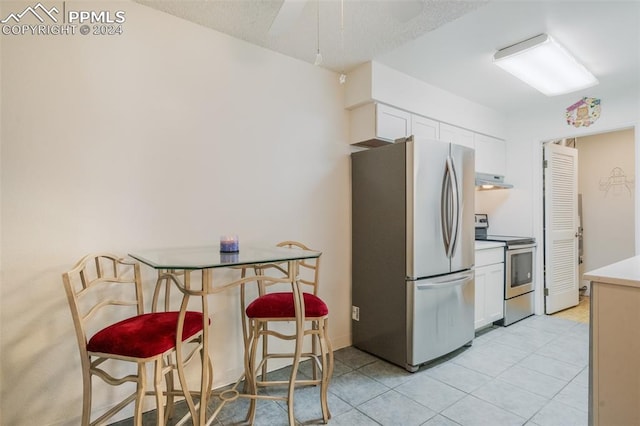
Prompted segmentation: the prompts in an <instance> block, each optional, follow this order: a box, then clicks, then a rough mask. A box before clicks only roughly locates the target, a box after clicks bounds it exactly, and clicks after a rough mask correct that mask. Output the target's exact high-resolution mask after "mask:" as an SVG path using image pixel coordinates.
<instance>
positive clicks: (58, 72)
mask: <svg viewBox="0 0 640 426" xmlns="http://www.w3.org/2000/svg"><path fill="white" fill-rule="evenodd" d="M7 7H8V6H7V5H5V7H4V8H3V9H2V10H3V11H6V10H7ZM67 7H68V8H69V7H73V4H72V2H67ZM82 7H83V9H88V10H90V9H92V8H93V9H96V10H105V9H106V10H118V9H121V10H125V11H126V17H127V21H126V23H125V25H124V28H125V33H124V35H122V36H104V37H99V36H81V35H76V36H49V37H47V36H2V37H3V40H2V51H1V61H2V62H1V67H0V70H1V77H2V86H1V90H2V120H1V131H2V133H1V137H2V139H1V141H2V156H1V161H2V162H1V170H2V176H1V178H2V182H1V183H2V186H1V191H2V200H1V202H2V205H1V206H2V208H1V211H0V213H1V215H2V227H1V229H2V244H1V246H0V249H1V250H2V284H1V292H0V300H1V305H0V310H1V315H2V316H1V321H0V324H1V328H0V332H1V342H0V343H1V344H0V347H1V348H2V349H1V350H2V356H1V359H2V368H1V370H0V374H1V375H2V376H1V377H2V380H1V383H2V396H1V403H2V406H1V407H0V412H1V413H2V416H3V419H2V420H3V424H7V425H31V424H34V423H33V422H34V419H37V424H39V425H51V424H65V425H67V424H68V425H76V424H78V416H79V415H80V410H81V399H80V398H81V376H80V369H79V359H78V354H77V352H78V351H77V347H76V342H75V336H74V332H73V329H72V324H71V317H70V315H69V311H68V306H67V302H66V299H65V295H64V291H63V288H62V283H61V273H62V272H63V271H65V270H67V269H69V268H70V267H71V266H73V264H74V263H75V262H76V261H77V260H78V259H79V258H80V257H81V256H82V255H84V254H85V253H88V252H91V251H95V250H109V251H114V252H118V253H122V254H126V253H127V252H130V251H135V250H137V249H142V248H154V247H163V246H186V245H200V244H215V243H217V241H218V238H219V236H220V235H221V234H223V233H229V232H233V233H237V234H238V235H239V236H240V239H241V246H242V245H250V244H269V245H271V244H275V243H276V242H278V241H280V240H285V239H295V240H300V241H303V242H305V243H307V244H308V245H309V246H311V247H313V248H316V249H318V250H322V251H323V266H322V269H323V270H322V273H321V275H322V289H321V296H322V297H323V298H325V299H326V301H327V303H328V305H329V308H330V310H331V323H330V324H331V325H330V334H331V337H332V340H333V343H334V345H335V348H336V349H337V348H340V347H343V346H346V345H348V344H350V328H351V322H350V314H349V313H350V308H349V305H350V285H349V282H350V266H349V265H350V248H349V247H350V243H349V241H350V225H349V223H350V222H349V204H350V198H349V157H348V154H349V151H348V145H347V134H348V133H347V132H348V129H347V120H346V119H347V116H346V112H345V111H344V108H343V103H344V99H343V93H342V86H340V85H339V83H338V78H337V75H336V74H334V73H331V72H328V71H326V70H323V69H320V68H317V67H314V66H312V65H310V64H307V63H303V62H301V61H298V60H294V59H291V58H288V57H285V56H282V55H280V54H276V53H273V52H271V51H268V50H265V49H261V48H259V47H256V46H253V45H250V44H247V43H244V42H242V41H239V40H236V39H233V38H230V37H227V36H225V35H222V34H220V33H216V32H214V31H211V30H209V29H205V28H204V27H200V26H198V25H195V24H192V23H188V22H185V21H182V20H179V19H176V18H173V17H171V16H169V15H166V14H163V13H160V12H157V11H154V10H152V9H149V8H146V7H144V6H141V5H138V4H136V3H130V2H100V3H87V2H83V3H82ZM143 274H144V278H145V285H147V286H148V287H147V288H149V286H151V284H152V282H153V280H154V276H155V273H154V271H152V270H150V269H147V268H143ZM216 276H217V275H216ZM214 299H215V300H213V301H212V303H213V306H214V310H215V313H214V316H213V325H212V334H213V337H212V345H211V350H210V352H211V353H212V356H213V359H214V363H215V364H216V367H215V369H216V370H215V378H214V381H215V383H216V385H220V384H223V383H228V382H230V381H232V380H234V379H235V378H236V377H237V376H238V375H239V372H240V371H241V369H242V365H241V341H240V334H239V330H238V328H237V327H238V324H237V317H238V312H237V298H236V295H235V293H231V294H228V295H226V296H220V297H215V298H214ZM110 403H111V398H110V394H107V393H106V392H99V393H98V394H97V395H96V404H97V405H102V406H104V405H108V404H110ZM25 404H26V405H25ZM25 407H28V409H25Z"/></svg>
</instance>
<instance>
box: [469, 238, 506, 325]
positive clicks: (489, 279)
mask: <svg viewBox="0 0 640 426" xmlns="http://www.w3.org/2000/svg"><path fill="white" fill-rule="evenodd" d="M475 281H476V288H475V290H476V291H475V321H474V324H475V329H476V330H477V329H479V328H482V327H484V326H486V325H489V324H492V323H493V322H494V321H498V320H500V319H502V318H504V248H502V247H498V248H491V249H484V250H476V279H475Z"/></svg>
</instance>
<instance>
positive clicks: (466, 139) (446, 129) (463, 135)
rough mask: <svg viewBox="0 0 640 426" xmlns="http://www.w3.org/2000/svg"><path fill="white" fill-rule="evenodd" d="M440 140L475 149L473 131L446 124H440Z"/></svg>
mask: <svg viewBox="0 0 640 426" xmlns="http://www.w3.org/2000/svg"><path fill="white" fill-rule="evenodd" d="M439 139H440V140H441V141H445V142H453V143H455V144H458V145H463V146H468V147H469V148H474V147H475V144H474V133H473V132H472V131H470V130H467V129H463V128H461V127H456V126H452V125H450V124H446V123H440V138H439ZM476 155H477V154H476ZM476 161H477V160H476Z"/></svg>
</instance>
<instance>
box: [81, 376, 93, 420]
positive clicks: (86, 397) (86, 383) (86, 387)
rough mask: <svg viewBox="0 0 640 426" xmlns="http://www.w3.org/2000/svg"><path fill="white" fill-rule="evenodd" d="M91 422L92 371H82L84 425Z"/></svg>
mask: <svg viewBox="0 0 640 426" xmlns="http://www.w3.org/2000/svg"><path fill="white" fill-rule="evenodd" d="M90 423H91V373H90V372H89V371H83V372H82V426H89V424H90Z"/></svg>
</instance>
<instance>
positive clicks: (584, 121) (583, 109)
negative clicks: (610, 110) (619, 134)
mask: <svg viewBox="0 0 640 426" xmlns="http://www.w3.org/2000/svg"><path fill="white" fill-rule="evenodd" d="M566 117H567V124H568V125H570V126H574V127H580V126H584V127H589V126H591V125H592V124H593V123H594V122H595V121H596V120H597V119H598V118H600V99H596V98H582V99H580V100H579V101H578V102H576V103H575V104H573V105H571V106H570V107H569V108H567V112H566Z"/></svg>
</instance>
